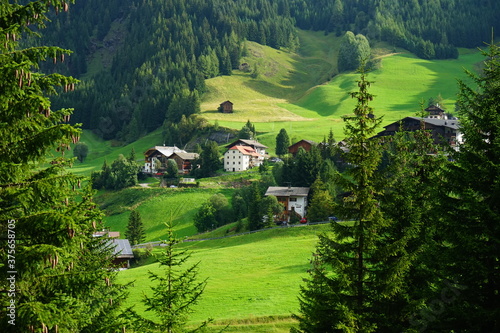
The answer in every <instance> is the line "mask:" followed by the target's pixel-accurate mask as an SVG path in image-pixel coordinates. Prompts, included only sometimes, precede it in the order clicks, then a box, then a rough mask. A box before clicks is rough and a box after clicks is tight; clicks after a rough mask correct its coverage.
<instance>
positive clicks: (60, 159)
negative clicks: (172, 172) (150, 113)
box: [0, 0, 123, 332]
mask: <svg viewBox="0 0 500 333" xmlns="http://www.w3.org/2000/svg"><path fill="white" fill-rule="evenodd" d="M0 7H1V10H0V21H1V22H2V24H1V26H0V38H1V39H2V43H0V50H1V52H0V170H1V172H0V202H1V205H0V220H1V221H2V222H1V224H0V232H1V233H2V235H3V236H2V237H0V239H2V240H1V241H0V242H1V245H0V248H1V249H2V250H0V255H1V257H2V260H1V264H0V268H1V269H0V276H1V282H0V290H2V291H3V292H1V293H0V304H1V310H0V315H1V317H2V318H9V319H10V320H12V321H11V322H10V323H9V322H7V320H2V322H1V323H0V331H2V332H48V331H51V332H57V331H58V332H116V331H118V330H120V329H121V326H122V323H120V320H119V319H118V316H117V309H118V308H119V306H120V302H121V299H122V298H123V293H122V291H121V287H120V286H119V285H117V284H115V283H114V278H115V276H116V272H114V271H112V270H108V269H107V268H111V261H110V259H111V257H112V256H111V253H112V252H111V251H112V249H109V248H107V247H106V246H105V244H103V243H102V242H101V241H100V240H98V239H96V238H94V237H92V232H93V231H94V229H95V228H96V227H97V225H98V224H99V223H100V221H101V219H102V215H101V212H100V211H99V210H98V209H96V207H95V203H93V202H92V196H93V193H92V191H91V190H90V189H88V188H85V189H83V190H80V189H79V187H80V184H81V183H82V181H84V179H83V178H82V177H79V176H76V175H73V174H71V173H68V172H67V171H66V168H67V167H69V166H70V165H71V160H69V159H67V158H65V157H64V153H65V152H66V151H67V150H69V148H70V144H75V143H77V142H78V140H79V136H80V130H79V129H78V128H77V127H74V126H71V125H69V124H67V122H68V121H69V118H70V115H71V110H69V109H60V110H52V109H51V102H50V99H49V95H54V94H57V93H60V92H63V91H68V90H72V89H73V86H74V84H75V83H77V81H76V80H75V79H73V78H71V77H65V76H62V75H60V74H49V75H46V74H43V73H41V72H39V67H38V66H39V65H38V64H39V62H42V61H44V60H47V59H51V61H52V62H54V63H58V62H62V61H64V58H65V54H68V53H69V51H68V50H64V49H61V48H58V47H47V46H38V47H31V48H26V49H23V48H21V47H20V44H19V39H20V38H21V37H25V36H26V35H31V36H34V37H36V36H37V34H35V33H33V31H32V30H31V28H32V27H34V28H35V29H41V28H43V26H44V23H45V22H47V15H48V13H47V12H48V10H51V9H54V8H55V10H56V11H64V10H67V8H68V2H67V1H59V0H56V1H53V0H52V1H45V0H41V1H23V2H22V4H21V3H20V2H19V1H2V2H1V6H0ZM54 150H56V151H58V152H60V153H61V155H62V156H56V157H54V158H53V159H52V160H51V161H49V160H48V159H47V158H46V156H47V155H49V153H52V152H53V151H54ZM49 162H50V163H49ZM7 249H8V250H7ZM7 278H10V280H7ZM14 280H15V282H14ZM8 281H10V282H9V284H8V285H7V282H8ZM7 290H11V291H12V292H11V293H10V294H9V293H7V292H6V291H7ZM7 306H10V307H11V308H10V309H7ZM108 316H109V317H108ZM104 317H106V320H103V318H104ZM14 324H15V326H14Z"/></svg>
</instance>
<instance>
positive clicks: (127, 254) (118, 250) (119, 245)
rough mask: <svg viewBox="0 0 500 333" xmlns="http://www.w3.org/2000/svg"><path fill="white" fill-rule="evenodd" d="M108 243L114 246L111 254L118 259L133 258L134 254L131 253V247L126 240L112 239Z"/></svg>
mask: <svg viewBox="0 0 500 333" xmlns="http://www.w3.org/2000/svg"><path fill="white" fill-rule="evenodd" d="M109 242H110V243H111V244H112V245H114V248H113V254H115V255H116V256H117V257H118V258H133V257H134V253H133V252H132V247H131V246H130V242H129V241H128V239H116V238H112V239H110V240H109Z"/></svg>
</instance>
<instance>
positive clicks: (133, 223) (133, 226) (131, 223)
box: [125, 209, 146, 245]
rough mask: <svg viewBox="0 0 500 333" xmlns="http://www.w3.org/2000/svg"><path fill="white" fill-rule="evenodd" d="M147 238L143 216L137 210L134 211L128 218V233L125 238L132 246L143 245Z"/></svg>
mask: <svg viewBox="0 0 500 333" xmlns="http://www.w3.org/2000/svg"><path fill="white" fill-rule="evenodd" d="M145 236H146V232H145V231H144V224H143V223H142V219H141V214H140V213H139V211H137V210H135V209H134V210H132V211H131V212H130V216H129V218H128V224H127V231H125V237H126V238H127V239H128V240H129V242H130V244H131V245H136V244H139V243H142V242H143V241H144V238H145Z"/></svg>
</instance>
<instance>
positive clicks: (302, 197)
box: [265, 186, 309, 220]
mask: <svg viewBox="0 0 500 333" xmlns="http://www.w3.org/2000/svg"><path fill="white" fill-rule="evenodd" d="M265 195H266V196H270V195H274V196H275V197H276V198H277V199H278V202H279V203H280V204H282V205H283V209H284V210H283V218H284V219H285V220H288V219H289V218H290V214H292V212H295V213H297V214H299V215H300V217H304V216H306V213H307V210H306V209H307V196H308V195H309V187H291V186H289V187H281V186H269V188H268V189H267V191H266V194H265Z"/></svg>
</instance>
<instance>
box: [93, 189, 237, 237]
mask: <svg viewBox="0 0 500 333" xmlns="http://www.w3.org/2000/svg"><path fill="white" fill-rule="evenodd" d="M231 192H232V190H230V189H215V188H201V189H183V188H175V189H172V188H140V187H135V188H129V189H125V190H122V191H118V192H103V193H101V194H99V195H98V197H97V199H96V201H97V203H99V204H100V205H101V208H102V209H104V210H105V211H106V212H107V213H108V216H107V217H106V218H105V220H104V224H105V226H106V227H108V228H110V229H111V230H113V231H119V232H120V233H121V235H122V238H124V237H123V235H124V234H125V230H126V227H127V223H128V218H129V215H130V211H131V210H132V209H137V210H138V211H139V213H140V214H141V219H142V222H143V223H144V229H145V231H146V239H145V241H146V242H152V241H159V240H163V239H165V238H166V230H165V225H164V223H165V222H167V221H169V220H170V219H171V218H172V219H173V222H174V231H175V235H176V236H177V237H179V238H183V237H187V236H192V235H194V234H196V233H197V230H196V228H195V227H194V225H193V218H194V215H195V214H196V212H197V211H198V209H199V208H200V207H201V205H202V204H203V203H204V202H205V201H207V200H208V199H209V198H210V197H211V196H212V195H214V194H215V193H222V194H225V195H226V196H227V197H228V199H229V198H230V197H231Z"/></svg>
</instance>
